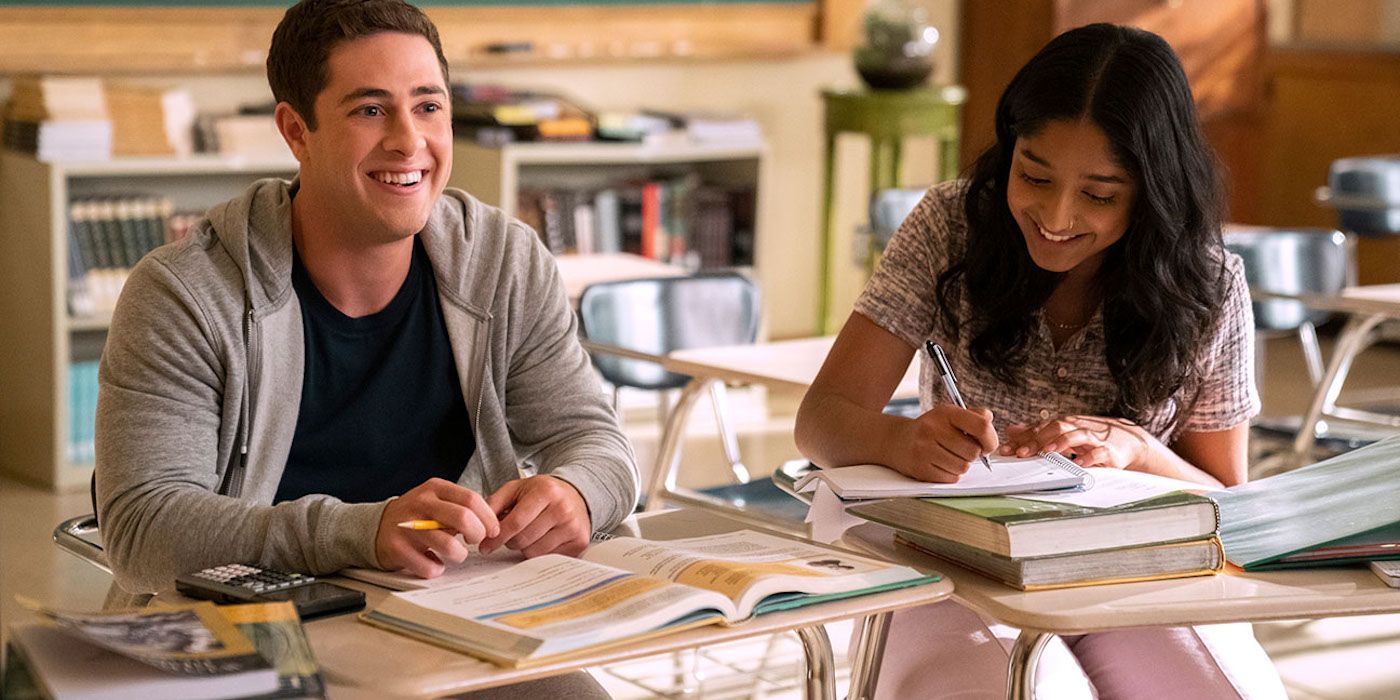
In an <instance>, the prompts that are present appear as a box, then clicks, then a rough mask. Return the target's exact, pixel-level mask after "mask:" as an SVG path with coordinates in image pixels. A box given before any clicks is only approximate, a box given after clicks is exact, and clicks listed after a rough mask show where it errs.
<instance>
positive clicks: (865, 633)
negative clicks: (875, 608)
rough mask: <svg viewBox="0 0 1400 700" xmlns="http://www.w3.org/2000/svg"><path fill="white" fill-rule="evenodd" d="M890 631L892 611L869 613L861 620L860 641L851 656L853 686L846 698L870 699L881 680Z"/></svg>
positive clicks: (856, 699) (850, 699)
mask: <svg viewBox="0 0 1400 700" xmlns="http://www.w3.org/2000/svg"><path fill="white" fill-rule="evenodd" d="M889 631H890V613H887V612H885V613H879V614H877V615H869V616H866V617H865V618H864V619H862V620H861V623H860V641H858V642H856V648H855V649H854V650H853V651H854V654H853V656H852V658H851V687H850V690H849V691H848V692H847V693H846V700H870V699H871V698H873V697H875V685H876V683H878V682H879V680H880V661H881V660H882V659H883V658H884V656H885V639H886V638H887V637H888V636H889Z"/></svg>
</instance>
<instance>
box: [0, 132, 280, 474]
mask: <svg viewBox="0 0 1400 700" xmlns="http://www.w3.org/2000/svg"><path fill="white" fill-rule="evenodd" d="M296 169H297V164H296V161H295V160H293V159H292V157H291V156H290V154H289V155H288V156H287V157H286V158H281V159H278V158H272V159H237V158H228V157H219V156H195V157H188V158H122V159H116V160H110V161H94V162H84V163H41V162H39V161H37V160H35V159H34V158H33V157H31V156H28V155H24V154H19V153H11V152H5V153H3V155H0V472H3V473H4V474H5V475H7V476H11V477H14V478H18V479H21V480H23V481H26V482H29V483H32V484H38V485H43V486H46V487H49V488H51V489H55V490H74V489H84V488H87V484H88V480H89V478H90V476H91V474H92V464H90V463H83V464H70V463H69V461H68V457H67V445H68V440H69V425H70V416H71V414H70V407H69V405H68V400H69V387H68V383H69V377H68V374H69V365H70V364H71V363H72V362H75V361H84V360H96V359H98V358H99V357H100V356H101V353H102V346H103V344H104V342H105V341H106V331H107V325H108V322H109V320H110V319H109V318H108V317H105V316H104V317H94V318H71V317H70V316H69V314H68V307H67V285H68V205H69V203H70V202H71V201H72V200H73V199H76V198H82V197H92V196H102V195H124V194H149V195H159V196H164V197H168V198H169V199H170V200H171V201H172V202H173V203H174V204H175V208H176V209H177V210H196V211H197V210H203V209H205V208H207V207H209V206H212V205H214V204H217V203H219V202H221V201H224V200H226V199H229V198H230V197H233V196H234V195H236V194H238V193H239V192H241V191H243V189H244V188H245V187H247V185H248V183H250V182H252V181H253V180H255V179H257V178H261V177H291V176H292V175H293V174H294V173H295V172H296Z"/></svg>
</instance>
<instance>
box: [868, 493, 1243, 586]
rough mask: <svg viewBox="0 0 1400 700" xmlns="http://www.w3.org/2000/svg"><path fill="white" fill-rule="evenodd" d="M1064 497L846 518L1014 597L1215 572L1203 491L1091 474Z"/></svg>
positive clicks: (873, 509) (1217, 562)
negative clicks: (891, 532) (890, 531)
mask: <svg viewBox="0 0 1400 700" xmlns="http://www.w3.org/2000/svg"><path fill="white" fill-rule="evenodd" d="M1089 471H1090V472H1092V476H1093V479H1092V486H1091V487H1089V488H1087V489H1085V490H1082V491H1074V492H1068V493H1057V492H1040V493H1024V494H1016V495H1002V496H964V497H937V498H893V499H888V500H882V501H872V502H869V503H861V504H857V505H854V506H851V507H850V508H849V512H850V513H852V514H854V515H857V516H859V517H861V518H865V519H867V520H870V521H874V522H877V523H880V524H883V525H887V526H889V527H891V528H894V529H895V530H897V531H898V535H897V541H899V542H900V543H902V544H904V545H906V546H909V547H913V548H915V549H918V550H921V551H924V552H927V553H929V554H933V555H935V556H938V557H940V558H943V559H947V560H949V561H952V562H953V563H955V564H958V565H960V566H963V567H966V568H969V569H972V570H975V571H978V572H980V573H983V574H985V575H987V576H989V577H991V578H995V579H997V580H1000V581H1002V582H1004V583H1006V584H1007V585H1010V586H1014V587H1016V588H1019V589H1022V590H1037V589H1047V588H1065V587H1070V586H1087V585H1093V584H1102V583H1122V582H1128V581H1145V580H1154V579H1166V578H1180V577H1186V576H1201V575H1208V574H1212V573H1215V572H1217V571H1220V570H1221V569H1222V568H1223V567H1224V563H1225V556H1224V552H1223V551H1222V549H1221V545H1220V538H1219V536H1218V531H1219V520H1220V519H1219V512H1218V509H1217V506H1216V504H1215V502H1214V501H1212V500H1211V499H1210V498H1208V497H1206V496H1204V495H1202V494H1201V493H1198V491H1199V490H1200V489H1201V488H1202V487H1201V486H1200V485H1198V484H1192V483H1189V482H1184V481H1177V480H1175V479H1167V478H1164V477H1159V476H1154V475H1151V474H1142V473H1138V472H1128V471H1122V470H1113V469H1092V470H1089Z"/></svg>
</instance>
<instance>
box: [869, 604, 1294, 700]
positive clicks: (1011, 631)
mask: <svg viewBox="0 0 1400 700" xmlns="http://www.w3.org/2000/svg"><path fill="white" fill-rule="evenodd" d="M1017 633H1018V630H1016V629H1015V628H1012V627H1008V626H1006V625H1000V624H990V625H989V624H988V623H986V622H984V621H983V620H982V618H981V617H979V616H978V615H977V613H974V612H973V611H971V610H969V609H967V608H965V607H963V606H961V605H958V604H957V603H954V602H951V601H948V602H943V603H937V604H934V605H925V606H923V607H919V608H914V609H912V610H902V611H900V612H897V613H895V614H894V615H893V616H892V619H891V620H890V629H889V637H888V640H887V641H886V643H885V656H884V660H883V661H882V662H881V667H880V681H879V685H878V687H877V689H876V698H877V700H896V699H898V700H907V699H909V698H960V699H962V698H1004V697H1006V673H1007V660H1008V658H1009V654H1008V652H1009V651H1010V649H1011V646H1012V644H1013V643H1014V642H1015V637H1016V634H1017ZM1035 696H1036V697H1037V698H1042V699H1053V700H1061V699H1062V698H1064V699H1071V698H1072V699H1079V698H1101V699H1103V700H1118V699H1120V698H1133V699H1136V698H1193V699H1195V698H1199V699H1201V700H1210V699H1214V698H1223V699H1224V700H1283V699H1286V698H1287V694H1286V693H1285V692H1284V689H1283V683H1282V681H1280V680H1279V677H1278V673H1277V672H1276V671H1275V670H1274V666H1273V663H1272V662H1270V661H1269V657H1268V656H1267V655H1265V653H1264V650H1263V649H1262V648H1261V647H1260V646H1259V643H1258V642H1257V641H1255V639H1254V633H1253V630H1252V629H1251V628H1250V626H1249V625H1247V624H1234V625H1210V626H1202V627H1144V628H1136V629H1125V630H1115V631H1111V632H1099V633H1095V634H1086V635H1082V636H1077V637H1064V638H1063V639H1056V640H1052V641H1051V642H1050V644H1049V645H1047V646H1046V648H1045V651H1044V653H1042V654H1041V656H1040V662H1039V664H1038V666H1037V667H1036V679H1035Z"/></svg>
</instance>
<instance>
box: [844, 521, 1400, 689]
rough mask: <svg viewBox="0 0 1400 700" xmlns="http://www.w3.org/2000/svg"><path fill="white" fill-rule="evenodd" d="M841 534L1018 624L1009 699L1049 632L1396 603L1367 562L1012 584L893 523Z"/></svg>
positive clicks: (1306, 615) (1378, 609)
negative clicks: (1035, 587)
mask: <svg viewBox="0 0 1400 700" xmlns="http://www.w3.org/2000/svg"><path fill="white" fill-rule="evenodd" d="M842 542H844V543H845V544H847V545H850V546H852V547H853V548H855V549H859V550H862V551H865V552H867V553H870V554H872V555H874V556H877V557H879V558H881V559H888V560H890V561H899V562H903V563H904V564H907V565H909V566H912V567H914V568H916V569H920V570H932V571H938V572H939V573H941V574H943V575H944V576H945V577H947V578H949V579H951V580H952V582H953V599H954V600H956V601H958V602H960V603H962V604H963V605H966V606H968V607H969V608H972V609H973V610H976V611H977V612H979V613H982V614H984V615H986V616H988V617H991V618H995V619H996V620H998V621H1000V622H1003V623H1005V624H1008V625H1012V626H1014V627H1019V628H1020V629H1021V633H1020V636H1019V637H1017V639H1016V644H1015V647H1014V648H1013V649H1012V652H1011V663H1010V667H1009V670H1008V674H1007V686H1006V695H1007V697H1008V698H1013V699H1020V698H1030V697H1031V696H1032V689H1033V687H1034V686H1033V685H1032V683H1033V681H1034V679H1035V667H1036V663H1037V661H1038V660H1039V658H1040V654H1041V652H1042V651H1043V650H1044V649H1045V645H1046V643H1048V642H1049V641H1050V639H1051V638H1053V637H1054V636H1055V635H1064V634H1085V633H1089V632H1102V631H1105V630H1111V629H1122V628H1128V627H1156V626H1163V625H1165V626H1179V625H1211V624H1219V623H1226V622H1267V621H1273V620H1300V619H1315V618H1322V617H1342V616H1346V615H1378V614H1383V613H1394V612H1400V590H1397V589H1394V588H1390V587H1388V586H1386V585H1385V584H1384V583H1383V582H1381V580H1380V579H1379V578H1377V577H1376V576H1375V574H1373V573H1371V571H1370V570H1369V569H1367V568H1366V567H1349V568H1326V569H1305V570H1294V571H1277V572H1253V573H1245V572H1243V571H1239V570H1237V569H1233V568H1232V569H1231V570H1230V571H1228V572H1227V573H1222V574H1218V575H1215V576H1201V577H1194V578H1183V579H1172V580H1167V581H1145V582H1142V583H1120V584H1110V585H1103V586H1084V587H1080V588H1064V589H1059V590H1049V591H1019V590H1016V589H1015V588H1012V587H1010V586H1007V585H1005V584H1003V583H1001V582H998V581H995V580H992V579H989V578H987V577H985V576H982V575H980V574H977V573H974V572H972V571H969V570H967V569H964V568H962V567H960V566H957V565H956V564H953V563H951V562H949V561H947V560H944V559H939V558H937V557H933V556H930V555H927V554H924V553H921V552H918V551H915V550H913V549H910V548H908V547H902V546H898V545H896V544H895V543H894V531H893V530H891V529H890V528H887V527H884V526H882V525H877V524H875V523H865V524H862V525H857V526H856V527H853V528H851V529H850V530H848V531H847V532H846V535H845V537H844V538H843V539H842ZM887 622H888V618H887V617H883V616H882V617H878V618H877V619H876V620H874V621H873V622H872V624H873V625H874V626H875V628H876V630H877V633H878V634H883V631H884V630H885V625H886V624H887ZM871 646H872V652H871V654H872V656H873V658H874V659H875V662H874V668H867V669H865V670H864V673H867V674H871V675H878V673H879V668H878V659H879V654H878V651H879V647H880V646H881V645H880V644H879V643H875V642H872V643H871ZM855 671H856V669H853V670H852V674H853V676H854V674H855ZM853 685H854V681H853Z"/></svg>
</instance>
